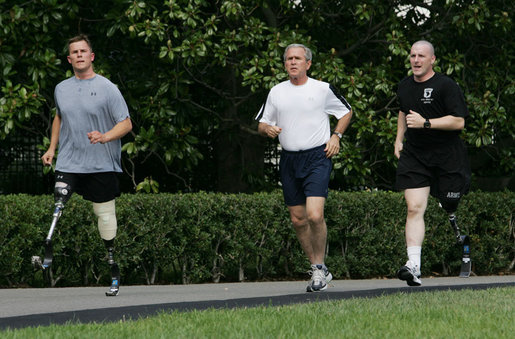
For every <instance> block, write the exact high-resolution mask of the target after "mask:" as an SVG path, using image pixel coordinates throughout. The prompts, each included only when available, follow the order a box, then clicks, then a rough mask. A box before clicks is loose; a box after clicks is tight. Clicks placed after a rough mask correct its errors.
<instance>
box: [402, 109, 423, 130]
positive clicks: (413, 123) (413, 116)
mask: <svg viewBox="0 0 515 339" xmlns="http://www.w3.org/2000/svg"><path fill="white" fill-rule="evenodd" d="M409 112H410V114H406V125H407V126H408V128H423V127H424V122H425V121H426V119H425V118H424V117H423V116H421V115H420V114H418V113H417V112H415V111H412V110H410V111H409Z"/></svg>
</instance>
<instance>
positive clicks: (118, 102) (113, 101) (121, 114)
mask: <svg viewBox="0 0 515 339" xmlns="http://www.w3.org/2000/svg"><path fill="white" fill-rule="evenodd" d="M110 92H111V96H110V98H109V112H110V114H111V116H112V119H113V120H114V121H115V123H119V122H121V121H123V120H125V119H127V118H129V117H130V116H129V108H128V107H127V103H126V102H125V99H124V98H123V96H122V93H121V92H120V90H119V89H118V87H116V85H114V84H113V85H112V86H111V91H110Z"/></svg>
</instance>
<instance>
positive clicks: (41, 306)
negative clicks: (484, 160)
mask: <svg viewBox="0 0 515 339" xmlns="http://www.w3.org/2000/svg"><path fill="white" fill-rule="evenodd" d="M422 284H423V285H422V286H420V287H408V286H407V285H406V283H405V282H403V281H400V280H397V279H384V280H381V279H378V280H333V281H332V282H331V283H330V284H329V285H330V286H329V288H328V289H327V290H326V291H324V292H320V293H306V292H304V291H305V288H306V282H304V281H287V282H285V281H282V282H245V283H223V284H195V285H166V286H163V285H160V286H122V287H121V288H120V294H119V295H118V296H116V297H106V296H105V292H106V291H107V290H108V288H107V287H74V288H37V289H36V288H26V289H0V330H2V329H7V328H11V329H15V328H24V327H30V326H46V325H50V324H64V323H89V322H97V323H101V322H116V321H120V320H130V319H133V320H135V319H139V318H145V317H149V316H152V315H156V314H157V313H160V312H171V311H190V310H205V309H220V308H243V307H256V306H272V305H273V306H279V305H289V304H297V303H310V302H316V301H325V300H340V299H349V298H373V297H377V296H381V295H388V294H392V293H399V292H404V293H417V292H424V291H435V290H436V291H442V290H462V289H487V288H496V287H506V286H515V275H508V276H488V277H470V278H458V277H446V278H425V279H422ZM513 300H514V303H515V296H514V298H513Z"/></svg>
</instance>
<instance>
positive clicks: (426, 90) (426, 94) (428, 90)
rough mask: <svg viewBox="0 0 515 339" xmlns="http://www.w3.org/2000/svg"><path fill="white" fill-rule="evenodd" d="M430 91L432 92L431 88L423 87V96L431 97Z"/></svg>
mask: <svg viewBox="0 0 515 339" xmlns="http://www.w3.org/2000/svg"><path fill="white" fill-rule="evenodd" d="M431 93H433V89H432V88H424V98H426V99H428V98H431Z"/></svg>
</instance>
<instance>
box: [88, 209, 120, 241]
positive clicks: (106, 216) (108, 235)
mask: <svg viewBox="0 0 515 339" xmlns="http://www.w3.org/2000/svg"><path fill="white" fill-rule="evenodd" d="M93 211H94V212H95V215H96V216H97V217H98V231H99V232H100V237H101V238H102V239H104V240H111V239H114V237H115V236H116V229H117V222H116V209H115V202H114V199H113V200H111V201H108V202H103V203H93Z"/></svg>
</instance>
